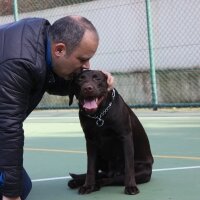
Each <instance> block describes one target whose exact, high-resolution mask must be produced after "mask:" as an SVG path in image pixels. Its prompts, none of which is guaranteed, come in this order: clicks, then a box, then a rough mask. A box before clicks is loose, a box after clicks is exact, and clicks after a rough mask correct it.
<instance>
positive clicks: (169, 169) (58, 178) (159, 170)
mask: <svg viewBox="0 0 200 200" xmlns="http://www.w3.org/2000/svg"><path fill="white" fill-rule="evenodd" d="M188 169H200V166H190V167H174V168H163V169H153V172H161V171H176V170H188ZM69 178H71V176H63V177H55V178H43V179H35V180H32V182H44V181H55V180H63V179H69Z"/></svg>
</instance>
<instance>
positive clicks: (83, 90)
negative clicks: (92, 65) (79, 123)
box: [69, 70, 108, 113]
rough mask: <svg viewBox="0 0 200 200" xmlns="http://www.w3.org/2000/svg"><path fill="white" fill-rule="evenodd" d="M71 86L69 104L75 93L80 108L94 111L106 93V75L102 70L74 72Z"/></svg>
mask: <svg viewBox="0 0 200 200" xmlns="http://www.w3.org/2000/svg"><path fill="white" fill-rule="evenodd" d="M72 88H73V92H72V93H71V95H69V98H70V102H69V105H71V104H72V102H73V96H74V95H75V96H76V98H77V99H78V102H79V107H80V108H81V109H82V110H84V111H85V112H87V113H95V112H96V111H97V110H98V108H99V107H100V105H101V104H102V102H103V101H104V99H105V98H106V97H107V94H108V84H107V76H106V75H105V74H104V73H103V72H102V71H98V70H84V71H82V72H81V73H79V74H76V76H75V77H74V83H73V86H72Z"/></svg>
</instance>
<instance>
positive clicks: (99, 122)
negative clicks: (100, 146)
mask: <svg viewBox="0 0 200 200" xmlns="http://www.w3.org/2000/svg"><path fill="white" fill-rule="evenodd" d="M96 125H97V126H98V127H101V126H103V125H104V120H103V119H100V118H99V119H97V121H96Z"/></svg>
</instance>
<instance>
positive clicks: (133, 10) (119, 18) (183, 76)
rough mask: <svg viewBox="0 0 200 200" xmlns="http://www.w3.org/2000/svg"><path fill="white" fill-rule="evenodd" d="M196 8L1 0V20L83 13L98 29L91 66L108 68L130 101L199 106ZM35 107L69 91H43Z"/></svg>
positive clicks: (148, 1) (64, 104)
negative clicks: (45, 92) (98, 38)
mask: <svg viewBox="0 0 200 200" xmlns="http://www.w3.org/2000/svg"><path fill="white" fill-rule="evenodd" d="M147 5H149V7H148V6H147ZM199 10H200V1H199V0H176V1H170V0H117V1H116V0H18V1H17V0H15V1H12V0H0V24H5V23H8V22H11V21H14V20H20V19H22V18H25V17H44V18H46V19H48V20H49V21H50V22H51V23H52V22H53V21H55V20H56V19H58V18H60V17H63V16H65V15H71V14H79V15H83V16H85V17H87V18H88V19H90V20H91V21H92V22H93V23H94V25H95V26H96V28H97V30H98V32H99V35H100V46H99V48H98V51H97V53H96V55H95V56H94V58H93V59H92V60H91V66H92V68H93V69H102V70H106V71H109V72H111V73H112V74H113V76H114V77H115V87H116V88H117V90H118V91H119V92H120V93H121V95H122V96H123V97H124V100H125V101H126V102H127V103H128V104H129V105H130V106H132V107H172V106H177V107H186V106H200V21H199V20H198V19H199V18H200V12H199ZM149 33H150V35H149ZM150 42H151V43H150ZM150 44H151V46H150ZM150 53H151V54H150ZM150 58H152V60H150ZM150 61H151V62H150ZM152 65H153V66H152ZM152 67H155V71H154V72H155V76H151V74H150V73H151V72H152ZM153 70H154V68H153ZM152 79H153V80H154V81H153V82H152ZM153 88H154V89H156V90H155V91H153ZM155 97H156V101H155ZM73 105H74V106H76V105H77V104H76V103H74V104H73ZM37 108H48V109H49V108H68V97H59V96H52V95H48V94H45V95H44V97H43V99H42V101H41V102H40V104H39V105H38V107H37Z"/></svg>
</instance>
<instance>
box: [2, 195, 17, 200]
mask: <svg viewBox="0 0 200 200" xmlns="http://www.w3.org/2000/svg"><path fill="white" fill-rule="evenodd" d="M2 200H21V198H20V197H5V196H3V199H2Z"/></svg>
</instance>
